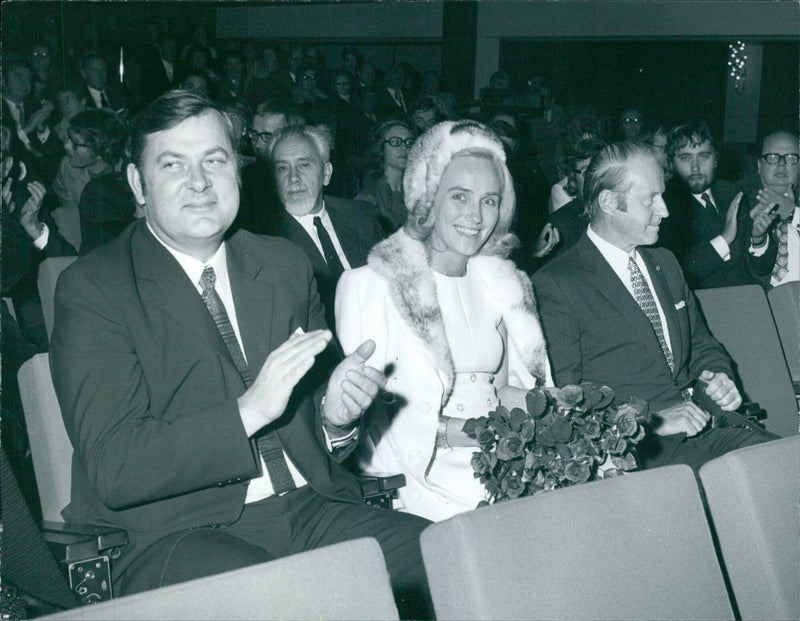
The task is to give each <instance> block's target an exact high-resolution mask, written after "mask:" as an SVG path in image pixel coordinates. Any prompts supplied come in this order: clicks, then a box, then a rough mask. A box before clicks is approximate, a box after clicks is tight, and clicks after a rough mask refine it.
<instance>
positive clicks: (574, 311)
mask: <svg viewBox="0 0 800 621" xmlns="http://www.w3.org/2000/svg"><path fill="white" fill-rule="evenodd" d="M639 252H640V253H641V255H642V257H643V259H644V261H645V263H646V265H647V269H648V272H649V273H650V278H651V280H652V281H653V286H654V288H655V292H654V293H655V295H656V296H658V299H659V301H660V303H661V307H662V309H663V310H664V315H665V317H666V323H667V326H666V327H667V330H668V331H669V337H670V343H671V346H672V353H673V358H674V360H675V370H674V371H671V370H670V368H669V365H668V364H667V361H666V359H665V358H664V355H663V354H662V352H661V347H660V346H659V343H658V338H657V337H656V334H655V332H654V331H653V328H652V326H651V324H650V321H649V320H648V319H647V316H646V315H645V314H644V313H643V312H642V310H641V309H640V308H639V305H638V304H637V303H636V300H634V298H633V296H632V295H631V294H630V293H629V292H628V290H627V288H626V287H625V285H623V284H622V282H621V281H620V279H619V278H618V277H617V275H616V274H615V273H614V271H613V270H612V269H611V266H610V265H609V264H608V262H607V261H606V260H605V259H604V258H603V256H602V255H601V254H600V251H599V250H598V249H597V247H596V246H595V245H594V244H593V243H592V241H591V240H590V239H589V238H588V237H587V235H586V234H585V233H584V234H583V235H582V236H581V238H580V239H579V240H578V242H577V243H576V244H575V245H574V246H573V247H572V248H570V249H568V250H566V251H565V252H564V253H563V254H562V255H560V256H558V257H556V258H555V259H553V260H552V261H550V263H548V264H547V265H546V266H545V267H543V268H542V269H541V270H539V271H538V272H536V273H535V274H534V275H533V284H534V287H535V289H536V296H537V300H538V303H539V314H540V318H541V321H542V327H543V329H544V333H545V338H546V339H547V347H548V349H549V352H550V360H551V363H552V365H553V375H554V379H555V382H556V385H559V386H563V385H564V384H570V383H578V382H581V381H593V382H598V383H600V384H605V385H608V386H610V387H611V388H612V389H613V390H614V392H615V393H617V394H620V395H635V396H638V397H640V398H642V399H644V400H645V401H647V402H648V403H649V405H650V411H651V412H654V411H658V410H661V409H664V408H667V407H670V406H673V405H676V404H677V403H680V402H681V401H682V397H681V392H680V391H681V389H682V388H685V387H687V386H688V385H689V384H690V382H691V381H692V380H694V379H695V378H697V377H698V376H699V375H700V373H701V372H702V371H703V370H704V369H708V370H709V371H714V372H718V371H722V372H725V373H727V374H728V376H729V377H734V375H733V372H732V370H731V364H730V360H729V358H728V356H727V355H726V354H725V352H724V350H723V349H722V346H721V345H720V344H719V343H718V342H717V341H716V340H715V339H714V338H713V337H712V336H711V334H710V333H709V331H708V328H707V327H706V324H705V322H704V321H703V319H702V317H701V315H700V311H699V309H698V308H697V305H696V302H695V299H694V295H693V294H692V292H691V291H690V290H689V287H688V286H687V284H686V281H685V280H684V278H683V273H682V271H681V268H680V266H679V265H678V262H677V261H676V260H675V257H674V256H673V255H672V253H671V252H669V251H667V250H664V249H663V248H640V249H639Z"/></svg>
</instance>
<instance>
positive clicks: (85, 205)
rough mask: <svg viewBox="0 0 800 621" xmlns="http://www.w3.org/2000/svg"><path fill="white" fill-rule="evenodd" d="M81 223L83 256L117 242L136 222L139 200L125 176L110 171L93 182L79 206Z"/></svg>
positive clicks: (87, 188)
mask: <svg viewBox="0 0 800 621" xmlns="http://www.w3.org/2000/svg"><path fill="white" fill-rule="evenodd" d="M78 209H79V212H80V220H81V247H80V254H81V255H84V254H86V253H88V252H90V251H91V250H94V249H95V248H97V247H98V246H102V245H103V244H105V243H106V242H107V241H110V240H112V239H114V238H115V237H116V236H117V235H119V234H120V233H122V231H124V230H125V227H127V226H128V225H129V224H130V223H131V222H133V221H134V219H135V218H134V213H135V211H136V199H135V198H134V196H133V192H132V191H131V188H130V186H129V185H128V181H127V179H126V178H125V173H121V172H110V173H107V174H104V175H100V176H99V177H96V178H95V179H92V180H91V181H89V183H87V184H86V186H84V188H83V193H82V194H81V202H80V205H79V206H78Z"/></svg>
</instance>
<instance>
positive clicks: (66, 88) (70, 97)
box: [53, 79, 86, 144]
mask: <svg viewBox="0 0 800 621" xmlns="http://www.w3.org/2000/svg"><path fill="white" fill-rule="evenodd" d="M56 104H57V108H58V116H59V118H58V123H56V124H55V125H54V126H53V131H55V133H56V136H57V137H58V139H59V140H60V141H61V142H62V144H63V143H65V142H66V141H67V140H69V134H68V132H67V130H68V129H69V122H70V121H71V120H72V117H74V116H75V115H76V114H78V113H79V112H83V111H84V110H85V109H86V96H85V95H83V94H82V92H81V85H80V82H78V81H77V80H71V79H65V80H64V81H63V83H61V84H60V85H59V86H58V88H57V89H56Z"/></svg>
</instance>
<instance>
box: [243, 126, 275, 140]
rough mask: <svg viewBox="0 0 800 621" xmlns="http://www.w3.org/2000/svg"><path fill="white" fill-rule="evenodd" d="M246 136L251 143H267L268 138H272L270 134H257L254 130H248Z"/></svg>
mask: <svg viewBox="0 0 800 621" xmlns="http://www.w3.org/2000/svg"><path fill="white" fill-rule="evenodd" d="M247 136H248V137H249V138H250V140H252V141H253V142H258V141H259V140H260V141H261V142H267V141H269V139H270V138H272V132H257V131H256V130H254V129H248V130H247Z"/></svg>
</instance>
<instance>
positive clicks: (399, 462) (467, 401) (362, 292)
mask: <svg viewBox="0 0 800 621" xmlns="http://www.w3.org/2000/svg"><path fill="white" fill-rule="evenodd" d="M403 188H404V192H405V204H406V208H407V210H408V212H409V217H408V221H407V223H406V225H405V226H404V228H403V229H401V230H399V231H398V232H397V233H395V234H394V235H392V236H391V237H389V238H388V239H386V240H384V241H383V242H381V243H379V244H377V245H376V246H375V247H374V248H373V250H372V252H371V253H370V256H369V259H368V263H367V265H366V266H364V267H362V268H359V269H356V270H352V271H348V272H345V273H344V274H343V275H342V277H341V279H340V280H339V286H338V289H337V294H336V309H335V310H336V329H337V334H338V337H339V339H340V341H341V344H342V346H343V348H344V350H345V353H348V354H349V353H350V352H352V351H353V350H354V349H355V348H356V347H358V345H359V344H360V343H362V342H363V341H364V340H366V339H372V340H373V341H374V342H375V344H376V351H375V353H374V354H373V356H372V357H371V358H370V360H369V364H370V365H371V366H374V367H375V368H378V369H381V368H384V369H385V371H386V374H387V376H388V382H387V385H386V391H385V393H384V394H383V395H382V397H379V398H378V399H377V400H376V404H375V405H374V406H373V408H372V409H371V410H370V411H369V412H367V414H366V417H365V421H366V423H365V429H364V431H363V433H362V434H361V437H360V440H359V447H358V457H359V461H360V465H361V467H362V469H363V470H364V471H365V472H369V473H376V474H397V473H403V474H405V476H406V485H405V487H403V488H401V489H400V491H399V495H400V502H401V505H402V509H403V510H405V511H408V512H410V513H415V514H417V515H421V516H423V517H426V518H428V519H431V520H442V519H445V518H448V517H450V516H452V515H454V514H456V513H460V512H462V511H467V510H470V509H474V508H475V507H476V506H477V504H478V503H479V502H480V501H481V500H483V499H485V498H486V493H485V490H484V487H483V485H482V484H481V483H480V481H479V480H478V479H476V478H475V477H474V476H473V470H472V467H471V458H472V454H473V453H474V452H475V450H476V446H477V443H476V442H475V441H474V440H472V439H471V438H469V437H467V436H466V435H465V434H464V433H463V432H462V431H461V428H462V426H463V424H464V422H465V420H466V419H468V418H473V417H477V416H484V415H486V414H487V412H489V411H490V410H491V409H493V408H494V407H495V406H496V405H497V404H498V400H499V401H500V402H501V403H502V404H503V405H504V406H506V407H514V406H521V405H523V404H524V396H525V393H526V392H527V390H528V389H530V388H531V387H533V386H534V385H535V384H536V382H537V381H539V382H544V381H545V379H546V378H547V379H548V380H549V377H550V375H549V369H548V362H547V354H546V351H545V344H544V337H543V336H542V330H541V327H540V325H539V321H538V318H537V316H536V304H535V300H534V297H533V291H532V288H531V284H530V280H529V279H528V277H527V276H526V275H525V274H523V273H522V272H520V271H519V270H517V269H516V267H515V266H514V264H513V263H512V262H511V261H508V260H506V259H505V257H506V256H507V255H508V253H509V252H510V251H511V250H512V249H513V248H514V246H515V245H516V243H517V240H516V237H515V236H514V235H513V234H511V233H510V232H509V226H510V224H511V221H512V219H513V215H514V188H513V183H512V180H511V177H510V175H509V172H508V168H507V167H506V164H505V154H504V151H503V145H502V143H501V142H500V140H499V139H498V138H497V137H496V136H495V135H494V133H493V132H491V130H489V129H488V128H486V127H485V126H484V125H481V124H480V123H477V122H474V121H455V122H453V121H445V122H443V123H439V124H438V125H435V126H434V127H432V128H431V129H429V130H428V131H427V132H425V133H424V134H423V135H422V136H421V137H420V138H419V139H418V140H417V142H416V143H415V144H414V146H413V148H412V149H411V152H410V154H409V158H408V166H407V168H406V173H405V177H404V180H403Z"/></svg>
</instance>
